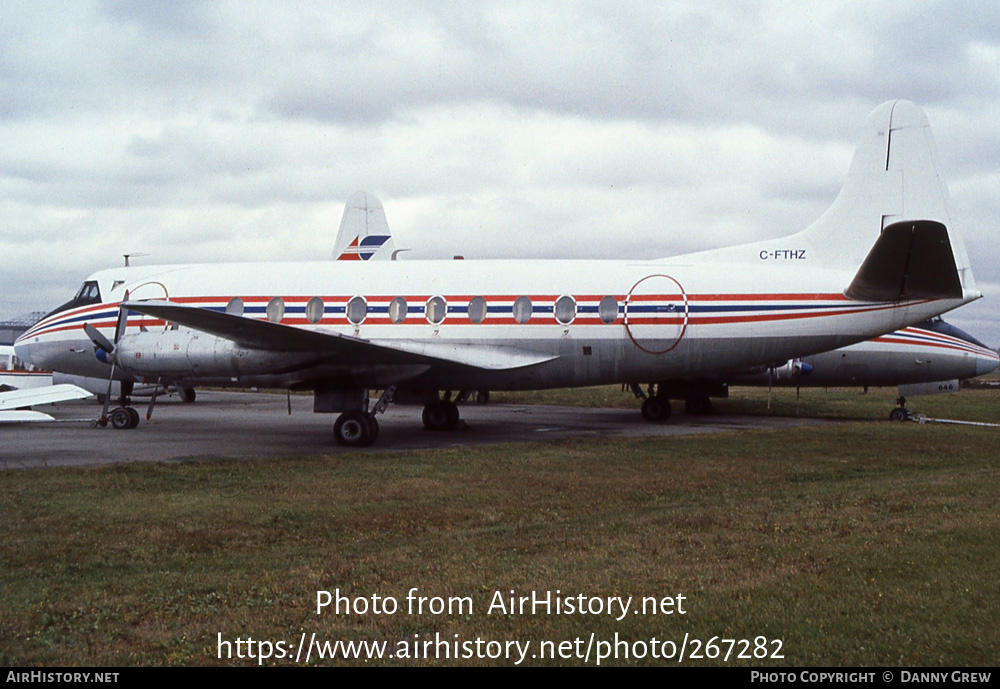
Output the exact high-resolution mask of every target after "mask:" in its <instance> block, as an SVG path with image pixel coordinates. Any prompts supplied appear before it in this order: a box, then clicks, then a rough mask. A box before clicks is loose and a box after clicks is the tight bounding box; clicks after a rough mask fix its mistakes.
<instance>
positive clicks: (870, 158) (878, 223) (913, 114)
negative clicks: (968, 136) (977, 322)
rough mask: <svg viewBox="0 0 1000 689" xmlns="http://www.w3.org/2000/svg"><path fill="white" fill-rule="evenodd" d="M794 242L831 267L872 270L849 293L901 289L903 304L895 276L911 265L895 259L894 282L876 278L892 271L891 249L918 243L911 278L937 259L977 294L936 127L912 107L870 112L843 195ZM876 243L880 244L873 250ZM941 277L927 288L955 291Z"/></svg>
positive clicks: (902, 104) (910, 252)
mask: <svg viewBox="0 0 1000 689" xmlns="http://www.w3.org/2000/svg"><path fill="white" fill-rule="evenodd" d="M913 221H921V222H916V223H914V222H913ZM923 221H930V222H923ZM906 223H909V224H910V225H912V228H911V230H912V231H911V230H906V229H904V225H905V224H906ZM890 228H895V229H893V230H892V232H891V233H890V234H891V235H892V236H891V237H889V236H883V235H884V232H886V231H888V230H889V229H890ZM914 228H915V229H914ZM904 235H905V237H906V239H904ZM796 237H797V238H799V239H801V240H803V241H804V242H805V243H806V245H807V246H809V247H810V248H811V249H812V251H813V255H814V256H816V257H818V258H821V260H822V261H823V264H824V265H825V266H829V267H834V268H845V269H847V268H850V269H856V268H857V267H858V266H860V265H862V264H863V263H866V264H867V266H868V268H867V270H865V269H864V268H863V269H862V270H861V271H859V273H858V276H857V278H856V279H855V283H852V286H851V289H850V291H853V292H854V294H858V295H860V294H862V293H865V294H876V293H877V294H888V293H890V292H893V291H894V290H895V292H896V294H897V297H896V298H899V296H898V295H899V294H900V292H899V287H900V282H899V279H897V278H900V275H897V273H899V271H900V270H904V271H906V270H907V268H906V264H905V263H900V261H902V260H903V259H902V258H900V257H896V258H894V259H892V260H891V261H892V262H893V265H892V271H895V272H892V276H891V277H890V276H882V277H879V278H877V279H875V276H876V275H877V274H878V272H879V270H880V269H885V268H889V265H888V263H886V261H890V259H888V253H887V252H888V250H889V249H890V248H892V247H895V248H900V247H902V246H904V245H906V246H907V247H909V246H910V244H909V242H910V240H913V241H914V242H915V243H914V244H913V246H912V249H907V251H904V254H905V255H906V256H908V257H909V258H910V259H911V261H912V264H911V265H909V269H908V272H909V273H910V274H912V273H913V271H914V270H916V269H921V270H923V269H927V268H929V267H930V263H931V261H932V259H933V257H934V256H938V257H941V258H943V259H947V260H944V262H945V263H946V264H951V266H953V267H952V268H951V269H952V271H953V273H954V274H957V280H958V283H959V285H960V287H961V288H964V290H966V291H969V292H975V291H976V287H975V280H974V278H973V275H972V270H971V268H970V267H969V258H968V255H967V253H966V250H965V243H964V242H963V241H962V237H961V234H960V233H959V232H958V231H957V229H956V228H955V226H954V223H953V221H952V215H951V200H950V198H949V196H948V187H947V185H946V184H945V182H944V180H943V179H942V177H941V174H940V172H939V167H938V160H937V150H936V148H935V146H934V139H933V137H932V136H931V131H930V124H929V122H928V121H927V116H926V115H925V114H924V112H923V110H921V109H920V108H919V107H917V106H916V105H914V104H913V103H911V102H909V101H905V100H895V101H889V102H887V103H883V104H882V105H880V106H879V107H877V108H876V109H875V110H874V111H873V112H872V113H871V115H870V116H869V118H868V122H867V123H866V124H865V127H864V130H863V132H862V134H861V140H860V142H859V143H858V147H857V149H856V151H855V153H854V158H853V160H852V161H851V167H850V169H849V170H848V174H847V181H846V182H845V183H844V186H843V188H842V189H841V191H840V194H839V195H838V196H837V198H836V200H835V201H834V202H833V205H832V206H830V208H829V209H828V210H827V211H826V212H825V213H824V214H823V215H822V216H820V218H819V219H818V220H817V221H816V222H814V223H813V224H812V225H810V226H809V227H808V228H806V229H805V230H803V231H802V232H800V233H799V234H798V235H796ZM876 240H877V241H878V244H876V246H875V247H873V246H872V245H873V243H876ZM879 245H881V247H880V246H879ZM942 252H947V253H949V254H950V257H948V256H944V253H942ZM890 272H891V271H890ZM940 272H941V271H935V273H936V274H938V275H939V277H937V278H935V277H933V276H931V277H929V278H928V280H930V283H926V284H925V287H927V286H928V285H930V284H931V283H933V285H934V287H933V289H932V291H934V292H938V291H940V290H941V289H945V291H947V292H949V293H951V292H954V284H952V283H951V282H948V284H947V285H945V284H944V282H942V280H944V281H945V282H947V281H948V278H942V277H940ZM876 283H877V284H878V285H879V286H878V287H877V288H875V287H874V286H875V284H876ZM862 284H867V285H868V287H862V286H861V285H862ZM917 291H925V290H922V289H921V290H917ZM910 292H913V289H912V285H911V288H907V289H904V293H906V294H907V295H909V293H910Z"/></svg>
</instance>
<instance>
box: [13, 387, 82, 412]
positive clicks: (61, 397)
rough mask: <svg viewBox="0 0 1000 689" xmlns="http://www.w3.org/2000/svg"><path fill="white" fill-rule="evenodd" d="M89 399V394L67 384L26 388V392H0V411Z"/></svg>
mask: <svg viewBox="0 0 1000 689" xmlns="http://www.w3.org/2000/svg"><path fill="white" fill-rule="evenodd" d="M84 397H90V393H89V392H87V391H86V390H84V389H83V388H78V387H77V386H75V385H71V384H69V383H63V384H62V385H50V386H47V387H43V388H28V389H26V390H11V391H10V392H0V411H7V410H13V409H24V408H25V407H33V406H35V405H38V404H53V403H55V402H66V401H68V400H80V399H83V398H84Z"/></svg>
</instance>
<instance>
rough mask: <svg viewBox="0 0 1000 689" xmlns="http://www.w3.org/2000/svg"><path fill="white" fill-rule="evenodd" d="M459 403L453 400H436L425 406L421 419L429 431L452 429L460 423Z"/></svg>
mask: <svg viewBox="0 0 1000 689" xmlns="http://www.w3.org/2000/svg"><path fill="white" fill-rule="evenodd" d="M459 418H460V415H459V412H458V405H456V404H455V403H453V402H435V403H433V404H428V405H427V406H426V407H424V413H423V414H422V415H421V419H422V420H423V422H424V428H426V429H427V430H429V431H450V430H452V429H454V428H455V426H457V425H458V420H459Z"/></svg>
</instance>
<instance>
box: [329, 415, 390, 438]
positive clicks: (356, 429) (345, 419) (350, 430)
mask: <svg viewBox="0 0 1000 689" xmlns="http://www.w3.org/2000/svg"><path fill="white" fill-rule="evenodd" d="M378 432H379V425H378V419H376V418H375V414H369V413H368V412H365V411H360V410H358V411H347V412H344V413H343V414H341V415H340V416H338V417H337V422H336V423H335V424H334V425H333V436H334V438H336V439H337V442H338V443H340V444H341V445H346V446H347V447H367V446H368V445H371V444H372V443H374V442H375V439H376V438H378Z"/></svg>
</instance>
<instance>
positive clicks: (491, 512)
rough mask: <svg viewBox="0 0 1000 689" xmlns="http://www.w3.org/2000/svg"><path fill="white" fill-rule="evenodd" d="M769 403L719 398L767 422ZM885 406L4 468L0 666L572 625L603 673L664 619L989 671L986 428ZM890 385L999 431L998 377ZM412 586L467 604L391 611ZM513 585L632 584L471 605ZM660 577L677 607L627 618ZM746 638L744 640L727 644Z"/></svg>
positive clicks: (786, 402) (793, 643) (857, 654)
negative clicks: (781, 426)
mask: <svg viewBox="0 0 1000 689" xmlns="http://www.w3.org/2000/svg"><path fill="white" fill-rule="evenodd" d="M612 393H613V395H612ZM588 394H591V395H593V396H594V397H593V399H592V401H601V400H602V399H603V398H602V395H605V394H607V395H608V398H609V399H610V398H611V397H612V396H613V397H614V398H615V401H614V402H611V403H614V404H628V405H632V406H634V405H635V402H634V400H632V401H630V400H629V399H628V396H627V395H624V394H622V393H621V392H619V391H617V390H612V391H610V392H607V391H605V390H597V391H593V392H591V393H588ZM766 396H767V392H766V391H761V390H757V391H749V392H745V391H740V392H739V394H738V395H734V398H733V399H731V400H729V401H724V402H721V403H719V404H718V405H717V408H719V409H720V410H727V409H728V410H731V411H732V410H736V411H739V412H740V413H744V412H747V411H752V412H760V413H766V410H765V404H764V401H765V399H766ZM893 396H894V393H893V391H891V390H890V391H873V392H872V394H870V395H859V394H858V392H857V391H836V392H834V391H830V392H826V391H822V390H816V391H808V392H807V391H803V394H802V397H801V399H800V400H799V402H798V410H799V413H800V414H802V415H817V416H827V417H834V418H844V419H868V420H855V421H845V422H844V423H843V424H837V425H833V426H823V427H810V428H798V429H793V430H781V431H773V432H772V431H748V432H741V433H732V434H713V435H710V436H694V437H681V438H662V439H658V438H656V439H636V440H618V439H616V440H605V441H598V442H594V441H590V440H588V441H586V442H583V441H580V442H565V443H554V444H543V443H539V444H519V445H513V444H512V445H507V446H494V447H477V448H467V449H454V450H443V451H427V452H401V453H388V454H387V453H379V454H364V453H358V454H351V455H336V456H333V455H330V456H316V457H287V458H283V459H279V460H263V461H252V462H247V461H245V462H239V461H228V460H227V461H221V460H220V461H209V462H198V463H183V464H170V465H165V464H164V465H138V464H133V465H119V466H104V467H95V468H90V469H52V468H48V469H41V470H25V471H8V472H4V473H3V474H2V484H0V518H2V519H3V523H4V529H3V532H2V536H0V550H2V553H3V562H4V572H3V577H2V580H0V663H2V664H4V665H167V664H177V665H181V664H183V665H216V664H225V665H229V664H254V663H256V662H257V661H255V660H251V659H248V658H244V659H242V660H241V659H238V658H233V659H227V658H224V659H222V660H220V659H218V657H217V654H218V649H219V639H220V636H219V635H220V634H221V638H222V640H224V641H229V642H230V649H231V651H232V653H233V654H234V655H235V654H236V653H237V651H239V650H241V649H242V652H243V653H244V655H246V653H247V650H248V647H247V646H246V644H245V641H246V640H247V639H249V638H253V639H254V640H255V641H261V640H265V641H269V642H272V643H277V642H278V641H282V642H284V643H286V644H288V645H289V646H290V647H291V652H292V653H294V650H295V647H296V646H297V645H298V643H299V640H300V639H301V638H302V635H303V634H306V635H307V638H311V635H312V634H313V633H315V634H316V638H317V639H321V640H325V641H331V642H333V641H336V640H349V641H386V642H388V643H389V650H390V651H397V652H398V649H400V648H403V647H406V648H408V649H411V650H410V653H411V654H413V653H414V652H423V651H424V650H425V649H424V648H421V647H420V644H422V643H423V642H425V641H429V640H432V639H435V637H434V635H435V633H438V634H439V635H440V637H441V638H443V639H445V640H446V641H448V642H451V644H452V645H451V646H450V647H449V652H452V650H453V649H454V648H455V647H454V644H455V643H456V642H457V643H459V644H461V643H463V642H467V641H468V642H474V641H475V640H476V639H477V638H478V639H482V640H483V641H484V642H485V641H499V642H505V641H512V640H517V641H519V642H520V643H522V644H524V643H525V642H530V646H529V647H528V654H527V658H526V660H525V661H524V664H528V665H539V664H559V665H567V664H584V662H585V661H584V660H583V659H581V658H577V657H575V656H572V657H556V658H544V659H543V658H533V657H532V654H537V653H538V652H539V650H540V649H541V648H542V646H541V644H542V642H553V643H552V645H551V646H550V647H549V648H552V649H559V646H558V644H559V642H571V643H570V644H569V646H564V647H563V649H564V652H565V653H569V652H570V651H571V650H572V651H574V652H575V651H579V652H580V654H581V655H582V654H583V651H584V649H585V648H586V646H587V645H588V643H589V641H590V639H591V635H592V634H593V635H594V638H595V639H596V640H598V641H601V640H603V641H614V640H615V639H616V635H617V639H618V640H619V641H625V642H627V643H626V644H625V645H624V646H623V645H621V644H619V645H618V647H617V648H618V653H619V657H618V658H617V659H615V658H607V659H604V660H603V661H602V662H603V663H604V664H609V665H626V664H628V665H632V664H639V665H643V664H676V663H677V660H676V656H675V658H674V659H672V660H664V659H661V658H653V657H651V654H652V652H653V649H654V647H655V648H656V651H657V653H660V654H667V653H669V652H670V650H671V647H670V646H669V644H666V645H665V642H667V641H676V642H677V647H678V648H679V647H680V645H681V643H682V640H683V639H684V637H685V635H687V636H688V639H689V641H688V645H687V647H686V648H687V652H686V655H685V660H684V664H685V665H723V664H725V665H755V666H761V667H767V666H783V665H799V666H801V665H807V666H814V665H834V666H859V665H893V666H895V665H904V666H915V665H921V666H928V665H969V666H971V665H995V664H996V662H997V658H1000V635H997V634H996V631H995V627H994V625H995V621H996V620H997V619H1000V587H998V586H997V585H996V572H997V571H998V569H1000V499H998V491H997V487H998V485H1000V481H998V479H1000V467H998V455H1000V453H998V451H997V444H998V442H997V441H998V439H1000V429H997V428H985V427H964V426H949V425H938V424H926V425H918V424H899V423H891V422H889V421H887V420H884V419H886V418H887V414H888V411H889V409H890V408H891V406H892V398H893ZM558 399H559V398H558V397H556V398H554V399H553V398H548V397H547V398H545V401H549V402H551V401H558ZM576 399H579V395H577V397H576ZM502 400H503V398H502V396H500V395H495V396H494V401H502ZM564 401H565V400H564ZM913 402H914V404H912V405H911V406H912V407H915V408H916V409H917V410H918V411H921V412H923V413H926V414H927V415H928V416H940V417H944V418H959V419H969V420H976V421H987V422H1000V393H998V392H996V391H988V390H967V391H963V392H962V393H961V394H959V395H947V396H937V397H931V398H920V399H919V400H916V399H915V400H913ZM772 410H773V411H772V413H781V414H786V415H794V414H795V410H796V398H795V391H794V390H790V391H776V392H775V395H774V398H773V400H772ZM411 588H417V589H418V592H419V593H418V595H422V596H426V597H428V598H431V597H438V598H440V599H441V600H446V599H448V598H449V597H453V598H456V599H458V598H463V599H467V600H468V602H469V603H468V605H465V606H463V609H462V610H457V609H456V610H453V614H447V613H442V614H432V613H430V612H428V611H427V610H426V609H425V610H424V612H423V614H409V613H408V612H407V600H406V597H407V592H408V591H409V590H410V589H411ZM336 589H339V590H340V592H341V593H342V594H343V595H345V596H347V597H350V598H352V599H353V598H359V599H364V601H365V603H366V604H367V605H368V606H369V608H370V607H371V605H372V597H373V596H375V595H377V596H379V597H392V598H393V599H395V600H396V601H397V602H398V604H399V610H398V611H397V612H396V613H395V614H375V613H373V612H372V611H371V610H370V609H369V610H368V611H367V612H364V613H361V612H359V611H355V612H350V613H343V614H335V613H334V612H333V611H332V610H330V609H328V610H327V611H325V612H324V613H323V614H319V615H317V613H316V597H317V591H331V592H332V591H334V590H336ZM511 590H514V591H515V595H518V596H520V595H531V593H532V592H537V593H538V594H539V595H541V594H544V592H546V591H551V592H552V593H553V594H555V591H556V590H558V591H559V592H560V593H559V596H560V597H561V598H568V597H572V598H573V599H574V602H576V600H578V598H577V597H578V596H579V595H580V594H583V596H584V598H585V600H586V601H587V602H590V600H589V599H590V598H591V597H594V598H595V599H598V598H600V599H604V602H605V604H606V599H607V597H614V596H624V597H629V596H632V597H634V600H633V603H632V606H633V608H632V609H630V611H629V614H627V615H625V616H624V617H623V619H622V620H621V621H618V620H617V619H616V615H608V614H584V615H581V614H572V615H570V614H559V615H557V614H544V613H543V612H538V611H536V614H530V613H529V614H523V615H522V614H503V613H502V612H500V611H498V610H496V609H494V611H493V613H492V614H487V611H488V609H489V606H490V603H491V601H493V597H494V595H495V592H498V591H499V592H500V594H501V596H505V597H507V598H509V596H510V593H509V592H510V591H511ZM678 594H680V595H683V596H684V599H683V607H684V610H685V614H683V615H681V614H679V613H677V612H675V613H674V614H672V615H666V614H662V613H655V614H654V613H653V612H652V611H650V610H647V611H646V612H644V613H641V614H633V613H632V610H633V609H634V606H636V605H638V604H639V601H640V600H641V599H642V598H643V597H649V598H656V599H657V600H659V599H662V598H664V597H668V596H669V597H674V601H675V605H676V601H677V599H676V596H677V595H678ZM425 604H426V605H430V604H431V601H429V600H428V601H425ZM470 606H471V609H470ZM358 607H360V605H358ZM456 635H457V636H456ZM761 637H762V638H763V639H765V640H766V643H765V644H764V645H763V646H762V645H761V641H760V640H759V638H761ZM654 638H655V639H656V642H655V643H653V642H652V640H653V639H654ZM713 638H714V639H715V645H714V646H707V647H706V646H702V647H701V649H700V651H701V654H702V655H708V656H710V655H712V654H713V653H714V650H720V652H721V655H722V656H724V655H725V654H726V652H727V648H729V649H731V656H730V658H729V659H728V660H724V659H723V657H721V656H720V657H716V658H711V657H705V658H698V657H694V658H692V657H691V653H692V651H694V650H695V648H694V646H696V645H697V644H694V643H693V642H692V641H690V640H692V639H698V640H702V641H704V642H708V641H709V640H711V639H713ZM237 639H240V640H241V641H243V642H244V645H243V646H242V647H237V644H236V641H237ZM576 639H580V640H581V641H580V642H579V643H577V644H574V643H573V642H574V640H576ZM723 639H736V640H740V639H747V640H749V642H748V644H746V645H745V646H741V645H740V644H739V643H738V642H737V643H729V642H725V641H722V640H723ZM776 642H780V655H781V656H782V657H781V658H771V657H770V656H771V654H772V653H774V652H775V651H776V650H778V644H777V643H776ZM626 647H627V651H628V654H629V657H628V658H623V657H622V655H623V653H624V652H625V650H626ZM224 648H225V646H224ZM465 648H469V649H474V648H476V647H472V646H470V647H465ZM478 648H480V649H481V650H482V651H484V652H485V651H488V650H490V649H491V648H492V649H494V650H495V649H496V648H497V647H495V646H494V647H488V646H485V645H481V646H480V647H478ZM598 648H599V647H598V646H597V645H596V644H595V645H594V646H593V650H592V654H591V656H590V658H589V659H588V660H587V661H586V664H590V665H593V664H595V662H596V658H595V656H594V653H595V652H596V650H597V649H598ZM758 649H760V650H762V651H766V653H767V655H768V657H766V658H760V657H757V658H753V657H751V658H750V659H742V660H741V659H739V658H737V657H736V656H737V655H738V654H739V653H740V651H741V650H743V651H744V652H745V654H748V655H750V656H753V654H754V651H755V650H758ZM275 650H277V649H275ZM458 650H459V651H460V653H461V652H462V651H463V650H464V649H463V647H462V646H459V647H458ZM605 650H612V649H608V648H607V647H605ZM760 650H758V652H760ZM635 651H639V652H644V653H645V654H646V655H645V657H642V658H635V657H634V656H633V654H634V652H635ZM706 651H707V653H706ZM433 653H434V650H433V647H432V648H431V649H430V654H433ZM438 653H439V654H440V653H442V650H441V649H439V650H438ZM453 655H454V654H453ZM516 659H517V654H516V653H515V657H514V658H513V659H508V658H507V657H505V656H502V657H499V658H496V659H489V658H482V659H481V658H459V659H458V660H455V659H450V660H445V659H443V658H439V659H434V658H430V659H428V658H420V659H416V660H414V659H399V658H396V659H393V660H377V659H369V660H363V661H362V660H353V661H344V660H336V661H334V660H329V659H327V660H321V661H318V662H317V660H316V659H315V657H313V658H312V660H311V664H344V663H351V664H397V665H413V664H443V663H453V664H454V663H458V664H484V665H512V664H514V661H515V660H516ZM267 662H268V664H277V665H290V664H293V661H292V660H289V659H276V658H272V659H270V660H269V661H267Z"/></svg>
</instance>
